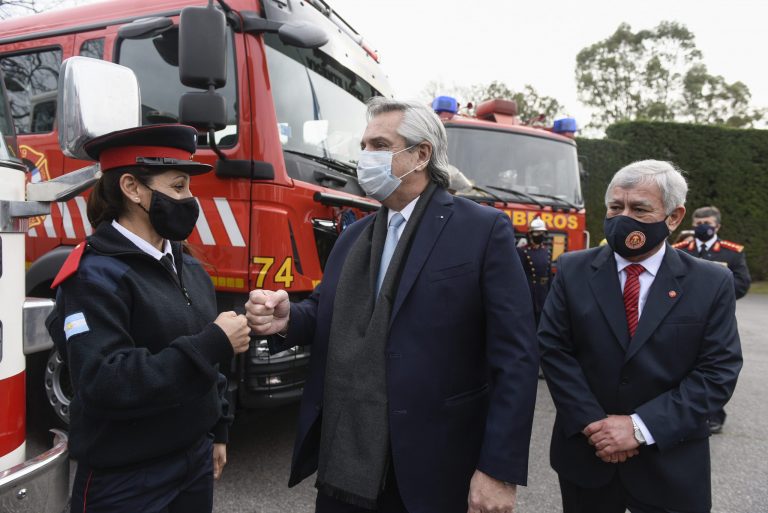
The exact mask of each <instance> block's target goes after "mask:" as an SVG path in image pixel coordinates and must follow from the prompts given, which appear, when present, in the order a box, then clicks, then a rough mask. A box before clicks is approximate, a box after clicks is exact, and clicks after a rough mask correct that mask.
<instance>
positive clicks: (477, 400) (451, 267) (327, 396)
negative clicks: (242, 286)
mask: <svg viewBox="0 0 768 513" xmlns="http://www.w3.org/2000/svg"><path fill="white" fill-rule="evenodd" d="M368 120H369V123H368V127H367V128H366V131H365V134H364V135H363V140H362V145H361V146H362V148H363V151H362V152H361V155H360V160H359V162H358V180H359V182H360V185H361V186H362V187H363V189H364V190H365V191H366V193H367V194H368V195H369V196H372V197H373V198H375V199H377V200H379V201H381V202H382V206H383V207H382V209H381V210H379V211H378V212H377V213H376V214H375V215H372V216H369V217H367V218H365V219H362V220H360V221H357V222H355V223H353V224H352V225H350V226H349V227H348V228H347V229H346V230H345V231H344V232H343V233H342V235H341V236H340V237H339V240H338V241H337V243H336V245H335V247H334V248H333V251H332V253H331V255H330V257H329V259H328V262H327V264H326V267H325V273H324V276H323V281H322V283H321V284H320V285H319V286H318V287H317V289H316V290H315V291H314V292H313V294H312V295H311V296H310V297H309V298H308V299H306V300H304V301H302V302H300V303H294V304H289V302H288V296H287V294H286V293H285V291H277V292H269V291H262V290H257V291H253V292H252V293H251V296H250V299H249V302H248V303H247V304H246V310H247V317H248V320H249V324H250V325H251V327H252V328H253V330H254V332H255V333H257V334H261V335H267V334H272V333H278V334H279V335H280V334H281V335H283V336H284V337H285V338H284V339H280V338H279V337H278V338H277V343H274V344H273V350H280V349H282V348H284V347H290V346H293V345H297V344H311V345H312V360H311V363H310V373H309V377H308V379H307V383H306V387H305V391H304V396H303V399H302V404H301V410H300V413H299V427H298V434H297V439H296V445H295V449H294V456H293V465H292V470H291V478H290V482H289V485H295V484H296V483H298V482H299V481H301V480H302V479H304V478H306V477H308V476H310V475H311V474H312V473H314V472H315V471H317V480H316V487H317V488H318V496H317V506H316V511H317V512H319V513H325V512H362V511H383V512H387V513H390V512H391V513H394V512H398V513H399V512H405V511H408V512H410V513H435V512H440V513H467V511H469V512H471V513H479V512H481V511H482V512H485V513H491V512H511V511H513V508H514V503H515V497H516V485H518V484H525V482H526V476H527V462H528V446H529V440H530V434H531V425H532V419H533V407H534V403H535V396H536V369H537V365H538V358H537V357H538V354H537V348H536V342H535V335H534V327H533V312H532V307H531V299H530V294H529V293H528V287H527V284H526V280H525V275H524V273H523V269H522V266H521V264H520V260H519V258H518V257H517V255H516V252H515V238H514V231H513V228H512V225H511V223H510V221H509V218H508V217H507V216H506V215H504V214H503V213H502V212H499V211H498V210H495V209H491V208H488V207H483V206H479V205H477V204H475V203H473V202H470V201H468V200H465V199H463V198H459V197H453V196H451V195H450V194H449V193H448V192H447V191H446V190H445V187H446V186H447V185H448V180H447V173H446V171H445V170H446V168H447V165H448V163H447V153H446V136H445V130H444V128H443V125H442V123H441V122H440V120H439V119H438V118H437V116H435V114H434V113H433V112H431V111H430V110H429V108H428V107H426V106H424V105H421V104H420V103H418V102H400V101H396V100H389V99H385V98H375V99H373V100H371V101H370V102H369V104H368ZM273 342H274V340H273Z"/></svg>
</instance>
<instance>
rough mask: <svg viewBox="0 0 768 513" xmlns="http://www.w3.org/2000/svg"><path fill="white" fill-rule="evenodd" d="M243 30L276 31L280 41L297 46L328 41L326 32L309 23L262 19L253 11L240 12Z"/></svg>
mask: <svg viewBox="0 0 768 513" xmlns="http://www.w3.org/2000/svg"><path fill="white" fill-rule="evenodd" d="M241 16H242V19H243V32H246V33H248V34H263V33H265V32H271V33H277V36H278V37H279V38H280V41H282V42H283V43H285V44H286V45H289V46H298V47H299V48H320V47H321V46H323V45H324V44H326V43H327V42H328V34H326V33H325V31H324V30H323V29H322V28H320V27H318V26H316V25H312V24H311V23H307V22H304V21H297V22H290V23H285V22H281V21H273V20H268V19H264V18H262V17H261V16H259V15H258V14H256V13H255V12H251V11H245V12H242V13H241Z"/></svg>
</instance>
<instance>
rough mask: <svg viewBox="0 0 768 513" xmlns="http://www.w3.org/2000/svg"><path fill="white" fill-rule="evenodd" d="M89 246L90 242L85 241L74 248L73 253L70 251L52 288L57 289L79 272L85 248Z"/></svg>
mask: <svg viewBox="0 0 768 513" xmlns="http://www.w3.org/2000/svg"><path fill="white" fill-rule="evenodd" d="M87 246H88V244H87V243H86V242H85V241H83V242H81V243H80V244H78V245H77V246H75V249H73V250H72V253H70V254H69V256H68V257H67V259H66V260H65V261H64V265H62V266H61V269H59V274H57V275H56V278H55V279H54V280H53V283H51V288H52V289H55V288H56V287H58V286H59V285H61V284H62V283H64V282H65V281H66V280H67V278H69V277H70V276H72V275H73V274H75V273H76V272H77V269H78V268H79V267H80V259H82V258H83V253H84V252H85V248H86V247H87Z"/></svg>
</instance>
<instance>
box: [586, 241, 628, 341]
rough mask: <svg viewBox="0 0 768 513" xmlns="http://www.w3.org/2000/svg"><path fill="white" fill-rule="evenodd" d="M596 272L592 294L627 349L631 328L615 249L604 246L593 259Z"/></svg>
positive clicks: (592, 282)
mask: <svg viewBox="0 0 768 513" xmlns="http://www.w3.org/2000/svg"><path fill="white" fill-rule="evenodd" d="M592 268H593V269H594V273H593V274H592V277H591V279H590V280H589V286H590V288H591V289H592V294H593V295H594V296H595V300H596V301H597V304H598V305H599V306H600V310H602V312H603V316H604V317H605V319H606V321H608V325H609V326H610V327H611V331H613V334H614V335H615V336H616V340H618V341H619V344H621V347H623V348H624V350H625V351H626V350H627V347H628V346H629V329H628V328H627V314H626V313H625V312H624V298H623V297H622V295H621V283H620V282H619V273H618V272H617V270H616V260H615V259H614V258H613V250H612V249H611V248H610V247H609V246H607V245H606V246H604V247H603V249H602V250H601V251H600V252H598V254H597V256H596V257H595V259H594V260H593V261H592Z"/></svg>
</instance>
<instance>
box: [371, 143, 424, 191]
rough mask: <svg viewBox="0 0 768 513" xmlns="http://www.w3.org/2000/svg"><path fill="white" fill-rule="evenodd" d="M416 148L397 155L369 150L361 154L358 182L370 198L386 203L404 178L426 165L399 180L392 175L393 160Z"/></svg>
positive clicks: (417, 167) (409, 172)
mask: <svg viewBox="0 0 768 513" xmlns="http://www.w3.org/2000/svg"><path fill="white" fill-rule="evenodd" d="M414 146H416V145H415V144H414V145H413V146H409V147H408V148H404V149H402V150H400V151H398V152H395V153H393V152H391V151H368V150H362V151H361V152H360V158H359V159H358V161H357V181H358V182H359V183H360V187H362V188H363V190H364V191H365V193H366V194H367V195H368V196H370V197H371V198H373V199H375V200H377V201H384V200H385V199H387V198H388V197H389V196H390V195H391V194H392V193H393V192H395V189H397V188H398V187H399V186H400V184H401V183H402V179H403V178H405V177H406V176H408V175H409V174H411V173H413V172H414V171H416V170H417V169H419V168H420V167H421V166H423V165H424V164H426V162H422V163H421V164H419V165H418V166H416V167H414V168H413V169H411V170H410V171H408V172H407V173H405V174H404V175H403V176H401V177H399V178H398V177H397V176H395V175H393V174H392V158H393V157H394V156H395V155H397V154H398V153H402V152H404V151H406V150H410V149H411V148H413V147H414Z"/></svg>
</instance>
